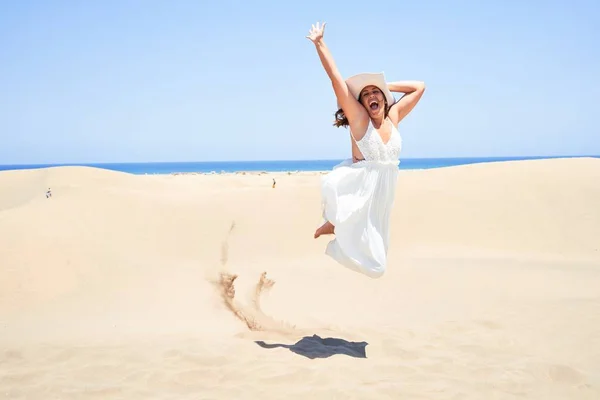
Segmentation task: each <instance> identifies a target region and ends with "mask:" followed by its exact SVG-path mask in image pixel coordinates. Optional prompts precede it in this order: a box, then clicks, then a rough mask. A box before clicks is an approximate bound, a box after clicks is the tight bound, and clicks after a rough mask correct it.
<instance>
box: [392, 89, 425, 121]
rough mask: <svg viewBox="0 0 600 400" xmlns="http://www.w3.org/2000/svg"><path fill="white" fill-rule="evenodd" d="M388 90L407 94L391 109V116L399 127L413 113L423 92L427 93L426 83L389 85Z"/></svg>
mask: <svg viewBox="0 0 600 400" xmlns="http://www.w3.org/2000/svg"><path fill="white" fill-rule="evenodd" d="M388 88H389V89H390V90H391V91H392V92H399V93H405V95H404V96H402V97H401V98H400V100H398V101H397V102H396V103H395V104H394V105H393V106H392V107H391V108H390V112H389V116H390V118H391V119H392V121H393V122H394V124H396V125H398V123H400V121H402V119H403V118H404V117H406V116H407V115H408V113H410V112H411V111H412V109H413V108H414V107H415V106H416V105H417V103H418V102H419V100H421V97H422V96H423V92H425V83H424V82H421V81H399V82H390V83H388Z"/></svg>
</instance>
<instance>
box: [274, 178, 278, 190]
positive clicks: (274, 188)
mask: <svg viewBox="0 0 600 400" xmlns="http://www.w3.org/2000/svg"><path fill="white" fill-rule="evenodd" d="M276 184H277V182H275V178H273V189H275V185H276Z"/></svg>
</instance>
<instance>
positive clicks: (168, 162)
mask: <svg viewBox="0 0 600 400" xmlns="http://www.w3.org/2000/svg"><path fill="white" fill-rule="evenodd" d="M581 157H592V158H599V157H600V154H578V155H566V154H565V155H529V156H463V157H460V156H453V157H404V158H401V159H400V160H401V161H402V160H458V159H462V160H469V159H482V158H485V159H498V160H500V159H511V158H512V159H514V158H581ZM343 160H344V159H343V158H340V159H337V158H330V159H325V158H323V159H320V158H314V159H286V160H275V159H271V160H205V161H87V162H83V161H81V162H77V161H67V162H47V163H18V164H0V167H8V166H42V165H45V166H49V165H54V166H67V165H74V164H85V165H92V164H94V165H111V164H129V165H132V164H209V163H264V162H275V163H281V162H339V161H343Z"/></svg>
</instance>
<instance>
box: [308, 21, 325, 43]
mask: <svg viewBox="0 0 600 400" xmlns="http://www.w3.org/2000/svg"><path fill="white" fill-rule="evenodd" d="M326 24H327V23H326V22H324V23H323V25H321V26H319V23H318V22H317V26H315V25H312V27H311V29H310V32H309V33H308V35H307V36H306V37H307V38H308V39H309V40H310V41H311V42H313V43H317V42H318V41H319V40H321V39H323V33H325V25H326Z"/></svg>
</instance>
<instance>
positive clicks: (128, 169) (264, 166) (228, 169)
mask: <svg viewBox="0 0 600 400" xmlns="http://www.w3.org/2000/svg"><path fill="white" fill-rule="evenodd" d="M589 157H592V158H600V155H563V156H497V157H419V158H402V159H400V165H399V168H400V169H405V170H407V169H408V170H411V169H432V168H444V167H451V166H457V165H466V164H477V163H489V162H502V161H519V160H541V159H557V158H589ZM342 161H343V160H342V159H329V160H263V161H261V160H251V161H151V162H91V163H77V162H66V163H37V164H0V171H10V170H25V169H40V168H51V167H68V166H82V167H93V168H101V169H108V170H113V171H120V172H125V173H130V174H135V175H147V174H148V175H154V174H156V175H163V174H176V173H235V172H300V171H307V172H308V171H311V172H312V171H328V170H331V169H332V168H333V167H334V166H335V165H336V164H338V163H340V162H342Z"/></svg>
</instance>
